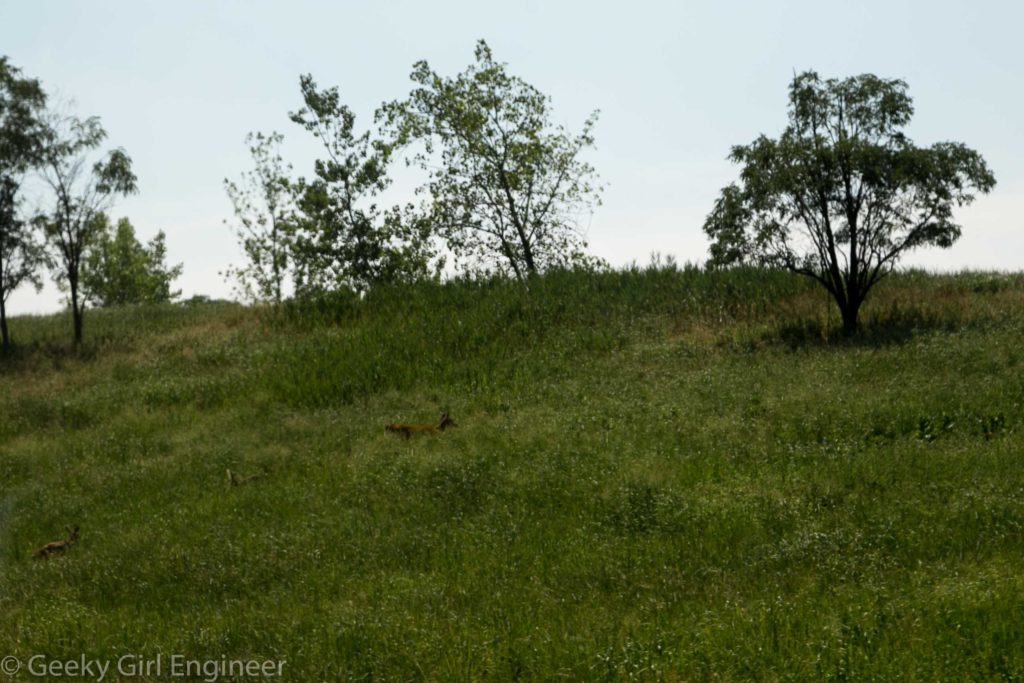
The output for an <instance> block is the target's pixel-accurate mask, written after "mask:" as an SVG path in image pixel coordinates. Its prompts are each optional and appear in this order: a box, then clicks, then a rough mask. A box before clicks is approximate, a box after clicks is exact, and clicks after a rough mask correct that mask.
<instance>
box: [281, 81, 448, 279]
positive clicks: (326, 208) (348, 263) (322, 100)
mask: <svg viewBox="0 0 1024 683" xmlns="http://www.w3.org/2000/svg"><path fill="white" fill-rule="evenodd" d="M300 85H301V88H302V97H303V101H304V103H305V107H303V108H302V109H300V110H299V111H297V112H293V113H292V114H290V116H291V119H292V121H294V122H295V123H297V124H299V125H300V126H302V127H303V128H305V129H306V130H307V131H309V132H310V133H312V134H313V135H314V136H315V137H316V138H317V139H318V140H319V141H320V142H321V143H322V145H323V148H324V150H325V151H326V152H327V158H326V159H324V160H317V162H316V164H315V167H314V173H315V176H314V178H313V179H312V180H311V181H306V180H305V179H300V180H299V181H298V183H297V185H296V195H297V197H298V207H299V210H300V214H301V216H300V220H299V222H298V223H297V229H298V231H297V233H296V243H295V258H296V260H297V265H296V269H297V272H298V273H299V281H300V282H299V288H300V289H301V290H304V291H306V292H315V291H323V290H331V289H335V288H338V287H348V288H350V289H353V290H355V291H356V292H364V291H366V290H367V289H369V288H370V287H372V286H373V285H375V284H382V283H393V282H408V281H412V280H417V279H422V278H426V277H430V276H431V275H432V274H435V275H436V274H437V273H438V272H439V270H440V268H441V266H442V262H441V261H440V260H439V259H438V258H437V254H436V250H435V249H434V246H433V244H432V241H431V237H432V230H431V226H430V221H429V219H428V218H426V217H425V216H424V215H423V214H421V213H419V212H417V211H416V210H415V209H414V207H413V206H412V205H406V206H405V207H401V206H395V207H392V208H390V209H387V210H382V209H380V208H379V207H378V206H377V204H376V203H375V202H374V200H375V199H376V198H377V197H378V196H379V195H380V193H382V192H383V191H384V190H386V189H387V188H388V186H389V185H390V184H391V181H390V179H389V178H388V175H387V167H388V164H389V161H390V156H391V148H390V147H389V146H388V145H387V144H385V143H383V142H382V141H380V140H375V139H371V135H370V132H369V131H367V132H364V133H363V134H361V135H357V134H356V132H355V114H353V113H352V110H351V109H349V108H348V107H347V106H345V105H343V104H341V98H340V96H339V93H338V89H337V88H329V89H325V90H319V89H318V88H317V85H316V82H315V81H314V80H313V78H312V76H309V75H306V76H302V77H301V79H300Z"/></svg>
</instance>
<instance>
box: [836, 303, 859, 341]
mask: <svg viewBox="0 0 1024 683" xmlns="http://www.w3.org/2000/svg"><path fill="white" fill-rule="evenodd" d="M861 303H863V302H862V301H861V300H860V299H858V298H854V297H851V298H850V300H849V301H847V303H846V305H845V306H844V305H842V304H840V305H839V311H840V313H842V315H843V334H844V335H845V336H847V337H852V336H853V335H855V334H857V330H858V329H859V327H860V322H859V320H858V316H859V314H860V305H861Z"/></svg>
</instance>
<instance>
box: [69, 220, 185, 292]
mask: <svg viewBox="0 0 1024 683" xmlns="http://www.w3.org/2000/svg"><path fill="white" fill-rule="evenodd" d="M94 220H95V221H96V222H97V224H98V225H97V226H95V228H94V234H95V238H94V240H93V244H92V245H91V246H90V248H89V250H88V252H87V254H86V258H85V263H84V264H83V266H82V292H83V296H84V298H85V299H87V300H88V301H90V302H92V303H94V304H96V305H99V306H120V305H124V304H144V303H167V302H169V301H171V300H172V299H174V298H176V297H177V296H179V295H180V294H181V291H180V290H179V291H174V292H172V291H171V283H172V282H173V281H174V280H175V279H176V278H178V277H179V276H180V275H181V269H182V267H181V264H180V263H179V264H178V265H176V266H174V267H173V268H168V266H167V262H166V261H167V246H166V245H165V243H164V242H165V236H164V233H163V231H160V232H158V233H157V235H156V237H154V238H153V239H152V240H151V241H150V242H149V246H148V247H147V246H143V245H142V244H140V243H139V241H138V239H136V237H135V228H134V227H132V224H131V222H130V221H129V220H128V219H127V218H122V219H121V220H119V221H118V222H117V228H116V229H112V228H111V225H110V221H109V219H108V218H107V215H106V214H103V213H101V214H97V215H96V217H95V219H94Z"/></svg>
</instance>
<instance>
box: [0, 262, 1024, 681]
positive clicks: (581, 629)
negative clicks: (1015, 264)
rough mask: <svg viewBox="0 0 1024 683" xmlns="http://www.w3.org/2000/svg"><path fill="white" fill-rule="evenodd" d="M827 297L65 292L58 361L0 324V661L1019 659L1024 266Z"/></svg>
mask: <svg viewBox="0 0 1024 683" xmlns="http://www.w3.org/2000/svg"><path fill="white" fill-rule="evenodd" d="M827 314H828V307H827V301H826V300H825V298H824V294H823V293H822V292H820V291H819V290H817V289H815V288H813V287H812V286H811V285H809V284H808V283H806V282H804V281H802V280H798V279H794V278H791V277H789V276H785V275H782V274H773V273H764V272H759V271H734V272H727V273H704V272H701V271H699V270H696V269H684V270H678V271H677V270H674V269H648V270H640V271H636V270H634V271H625V272H618V273H603V274H580V273H557V274H552V275H550V276H548V277H545V278H543V279H541V280H538V281H537V282H535V283H533V284H532V285H531V288H530V290H529V291H525V290H523V289H522V288H520V287H518V286H516V285H514V284H512V283H503V282H487V283H468V282H453V283H448V284H445V285H423V286H421V287H416V288H409V289H403V290H391V291H379V292H375V293H374V294H373V295H372V296H370V297H369V298H368V299H367V300H365V301H356V300H347V299H342V298H338V299H334V300H331V301H324V302H320V303H318V304H316V305H313V304H309V305H306V306H304V307H290V308H287V309H285V310H284V311H281V312H273V311H268V310H261V309H253V308H244V307H240V306H236V305H230V304H220V305H203V306H194V307H187V306H168V307H164V308H141V309H123V310H110V311H92V312H90V313H89V314H88V315H87V318H86V338H87V340H88V341H87V344H86V347H85V348H84V349H83V350H82V351H81V352H79V353H74V352H72V351H70V350H69V349H68V348H67V347H66V345H65V342H64V339H65V337H66V336H67V333H68V331H69V329H70V323H69V321H66V320H64V319H63V317H61V316H53V317H40V318H15V319H14V320H13V321H12V323H11V329H12V331H13V333H14V335H15V337H16V339H17V340H18V341H20V342H21V347H20V350H19V352H18V353H17V354H16V355H15V356H13V357H11V358H7V359H4V360H3V361H2V362H0V415H2V417H0V572H2V577H0V615H2V616H3V618H2V619H0V655H13V656H16V657H18V658H19V659H20V660H21V661H23V662H25V661H27V660H28V659H29V658H30V657H31V656H32V655H36V654H45V655H47V656H49V657H51V658H78V657H79V656H82V655H84V656H85V657H87V658H88V659H100V660H116V659H117V658H118V657H120V656H121V655H124V654H130V653H137V654H141V655H142V656H143V657H148V658H153V657H155V656H156V655H157V654H158V653H162V654H163V655H165V656H169V655H171V654H181V655H185V656H187V657H189V658H191V659H197V660H221V659H222V658H228V659H260V660H262V659H272V660H285V661H286V662H287V664H286V665H285V666H284V668H283V674H284V675H283V680H295V681H313V680H370V679H375V680H376V679H380V680H421V679H425V680H438V681H442V680H478V679H496V680H508V679H514V678H525V679H543V680H550V679H553V678H558V677H565V678H568V679H571V680H577V679H583V680H621V679H628V678H636V679H663V680H694V679H712V678H714V679H719V680H747V679H750V678H755V679H763V680H818V679H825V680H850V679H852V680H864V679H890V680H891V679H899V680H920V681H935V680H958V681H964V680H1019V679H1021V678H1022V677H1024V657H1022V649H1024V597H1022V596H1024V560H1022V557H1024V467H1022V466H1021V463H1022V460H1021V458H1022V456H1024V343H1022V342H1024V277H1022V276H1007V275H989V274H962V275H957V276H952V275H951V276H931V275H926V274H922V273H906V274H901V275H898V276H895V277H893V278H892V279H891V280H889V281H887V282H885V283H884V284H883V285H882V286H880V289H879V291H878V292H877V294H876V296H875V297H874V298H873V299H872V300H871V301H870V302H869V304H868V306H867V307H866V309H865V316H866V317H865V330H864V333H863V335H862V336H861V337H860V338H858V339H855V340H844V339H842V338H839V337H837V334H836V328H837V327H838V321H837V320H836V318H835V314H834V313H833V314H832V317H831V319H830V318H829V317H828V315H827ZM443 410H447V411H449V412H450V413H451V415H452V416H453V417H454V418H455V420H456V422H457V423H458V427H456V428H453V429H451V430H448V431H445V432H444V433H441V434H436V435H423V436H418V437H415V438H412V439H408V440H406V439H403V438H400V437H397V436H395V435H394V434H389V433H387V432H385V430H384V425H385V424H387V423H390V422H394V421H403V422H422V423H429V422H434V421H436V420H437V417H438V415H439V414H440V413H441V412H442V411H443ZM227 470H231V471H232V472H234V473H236V475H237V476H238V477H240V478H245V477H249V476H252V475H257V476H255V477H254V478H253V479H252V480H251V481H248V482H247V483H245V484H244V485H241V486H231V485H230V484H229V481H228V478H227V474H226V472H227ZM65 525H80V526H81V529H82V531H81V538H80V539H79V541H78V542H77V543H76V544H74V545H73V546H72V547H71V548H70V549H69V550H68V551H67V553H65V554H64V555H63V556H59V557H54V558H52V559H50V560H36V559H34V558H33V557H32V555H33V552H34V551H35V550H36V549H37V548H38V547H40V546H41V545H43V544H44V543H45V542H48V541H53V540H56V539H59V538H61V537H62V535H63V529H64V527H65ZM23 675H24V674H23ZM151 678H153V679H154V680H155V679H156V678H157V677H156V676H153V677H151ZM108 680H109V678H108ZM132 680H147V677H136V678H133V679H132Z"/></svg>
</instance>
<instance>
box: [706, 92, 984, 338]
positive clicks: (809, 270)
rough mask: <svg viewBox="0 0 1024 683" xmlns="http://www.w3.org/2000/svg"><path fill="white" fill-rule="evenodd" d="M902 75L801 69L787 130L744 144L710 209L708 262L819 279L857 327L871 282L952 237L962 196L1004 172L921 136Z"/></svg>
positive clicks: (960, 148) (968, 198) (849, 324)
mask: <svg viewBox="0 0 1024 683" xmlns="http://www.w3.org/2000/svg"><path fill="white" fill-rule="evenodd" d="M906 90H907V86H906V83H904V82H903V81H898V80H885V79H881V78H878V77H877V76H873V75H870V74H866V75H862V76H855V77H852V78H847V79H845V80H841V81H840V80H836V79H829V80H824V81H823V80H821V79H820V78H819V77H818V75H817V74H816V73H814V72H806V73H804V74H801V75H799V76H797V77H795V78H794V79H793V84H792V85H791V87H790V95H789V100H790V103H789V125H788V126H787V128H786V130H785V131H784V132H783V134H782V136H781V137H780V138H779V139H777V140H776V139H771V138H768V137H765V136H761V137H760V138H758V139H757V140H755V141H754V142H753V143H751V144H750V145H747V146H737V147H734V148H733V150H732V155H731V158H732V160H733V161H735V162H736V163H738V164H742V166H743V168H742V170H741V172H740V180H741V182H740V184H739V185H735V184H733V185H730V186H729V187H727V188H725V189H724V190H723V191H722V196H721V198H720V199H719V200H718V202H717V203H716V204H715V208H714V210H713V211H712V212H711V214H710V215H709V216H708V218H707V221H706V222H705V225H704V230H705V232H706V233H707V234H708V236H709V237H710V238H711V239H712V240H713V244H712V246H711V263H712V264H713V265H729V264H733V263H743V262H749V263H759V264H764V265H770V266H774V267H782V268H786V269H788V270H791V271H793V272H796V273H800V274H802V275H806V276H808V277H811V278H813V279H814V280H816V281H818V282H819V283H820V284H821V285H822V286H824V287H825V289H827V290H828V292H829V293H830V294H831V295H832V296H833V297H834V298H835V301H836V303H837V304H838V306H839V309H840V312H841V314H842V316H843V321H844V326H845V328H846V329H847V331H848V332H852V331H853V330H855V329H856V327H857V320H858V312H859V310H860V306H861V304H862V303H863V302H864V300H865V298H866V297H867V295H868V292H869V291H870V290H871V289H872V288H873V287H874V286H875V284H877V283H878V281H879V280H880V279H882V278H883V277H884V276H885V275H886V274H888V273H889V272H890V271H891V270H892V268H893V267H894V266H895V264H896V263H897V262H898V261H899V259H900V258H901V257H902V256H903V255H904V254H905V253H906V252H908V251H910V250H912V249H915V248H918V247H923V246H938V247H949V246H950V245H951V244H953V242H955V241H956V239H957V238H958V237H959V236H960V226H959V225H957V224H956V223H955V222H954V221H953V208H954V207H959V206H964V205H966V204H970V203H971V202H972V201H973V200H974V198H975V193H977V192H982V193H987V192H988V191H989V190H991V189H992V187H993V186H994V185H995V178H994V177H993V175H992V173H991V172H990V171H989V169H988V167H987V165H986V164H985V161H984V160H983V159H982V157H981V155H979V154H978V153H977V152H975V151H973V150H971V149H968V148H967V147H966V146H964V145H962V144H960V143H949V142H946V143H938V144H935V145H933V146H931V147H929V148H921V147H917V146H915V145H914V144H913V143H912V142H911V141H910V140H909V139H908V138H907V137H906V136H905V135H904V134H903V132H902V130H901V129H902V128H903V127H904V126H906V125H907V123H908V122H909V121H910V118H911V115H912V114H913V106H912V104H911V99H910V97H909V96H908V95H907V93H906Z"/></svg>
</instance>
